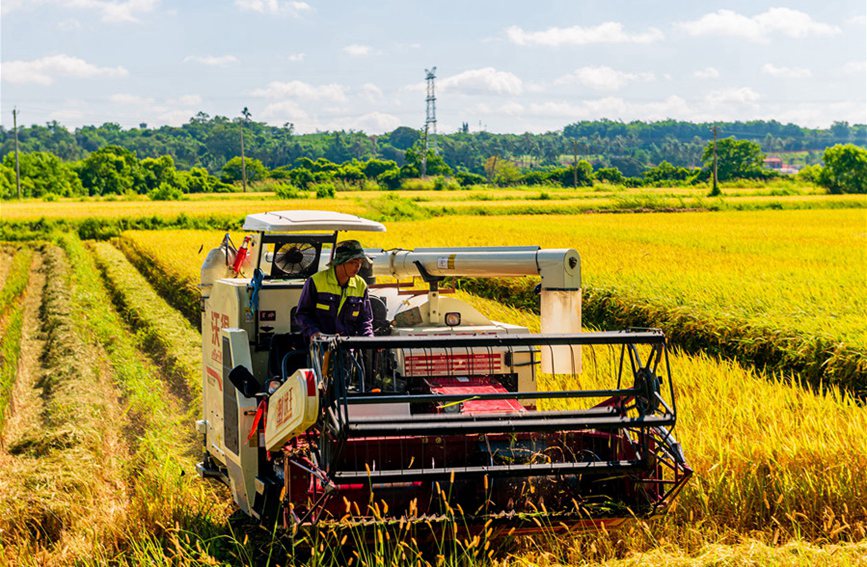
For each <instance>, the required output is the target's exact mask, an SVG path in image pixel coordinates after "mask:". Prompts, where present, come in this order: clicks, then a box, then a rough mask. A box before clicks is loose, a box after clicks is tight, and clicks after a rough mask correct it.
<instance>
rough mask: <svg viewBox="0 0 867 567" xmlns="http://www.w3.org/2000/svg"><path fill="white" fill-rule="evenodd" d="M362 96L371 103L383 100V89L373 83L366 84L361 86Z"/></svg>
mask: <svg viewBox="0 0 867 567" xmlns="http://www.w3.org/2000/svg"><path fill="white" fill-rule="evenodd" d="M361 94H362V96H364V98H366V99H367V100H368V101H370V102H376V101H378V100H381V99H382V89H380V88H379V87H378V86H376V85H374V84H373V83H365V84H363V85H362V86H361Z"/></svg>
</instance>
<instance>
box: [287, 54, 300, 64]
mask: <svg viewBox="0 0 867 567" xmlns="http://www.w3.org/2000/svg"><path fill="white" fill-rule="evenodd" d="M286 59H288V60H289V61H292V62H293V63H298V62H301V61H304V54H303V53H290V54H289V55H287V56H286Z"/></svg>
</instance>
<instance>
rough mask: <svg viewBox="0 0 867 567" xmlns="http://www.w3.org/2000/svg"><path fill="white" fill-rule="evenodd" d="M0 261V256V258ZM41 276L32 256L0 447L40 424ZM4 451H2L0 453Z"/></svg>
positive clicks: (39, 257)
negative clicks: (17, 354)
mask: <svg viewBox="0 0 867 567" xmlns="http://www.w3.org/2000/svg"><path fill="white" fill-rule="evenodd" d="M0 258H2V256H0ZM44 288H45V274H44V273H43V271H42V254H40V253H38V252H37V253H36V254H34V256H33V263H32V264H31V266H30V282H29V283H28V285H27V290H26V291H25V292H24V293H25V295H24V317H23V327H22V330H21V354H20V356H19V359H18V377H17V378H16V380H15V385H14V387H13V389H12V398H11V400H10V403H9V414H8V415H7V418H6V425H5V427H4V429H3V432H2V442H0V446H2V447H7V446H8V445H9V444H14V443H15V442H16V441H18V440H19V439H20V438H21V435H22V433H23V432H25V431H26V430H27V429H28V428H30V427H33V426H34V425H35V424H38V423H40V419H41V418H40V416H41V414H42V408H43V403H42V388H40V387H38V386H37V382H38V381H39V377H40V376H41V375H42V362H41V360H42V354H43V351H44V350H45V339H44V337H43V336H42V328H41V327H42V319H41V317H40V315H39V309H40V308H41V306H42V292H43V290H44ZM4 450H5V449H4Z"/></svg>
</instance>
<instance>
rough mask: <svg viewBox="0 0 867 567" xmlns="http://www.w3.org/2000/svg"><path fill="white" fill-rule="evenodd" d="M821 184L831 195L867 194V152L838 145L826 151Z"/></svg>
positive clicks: (852, 146)
mask: <svg viewBox="0 0 867 567" xmlns="http://www.w3.org/2000/svg"><path fill="white" fill-rule="evenodd" d="M823 159H824V161H825V167H824V168H822V172H821V174H820V175H819V183H820V184H821V185H822V186H824V187H827V188H828V190H829V191H830V192H831V193H867V150H865V149H864V148H860V147H858V146H856V145H855V144H846V145H841V144H838V145H836V146H833V147H830V148H828V149H826V150H825V154H824V155H823Z"/></svg>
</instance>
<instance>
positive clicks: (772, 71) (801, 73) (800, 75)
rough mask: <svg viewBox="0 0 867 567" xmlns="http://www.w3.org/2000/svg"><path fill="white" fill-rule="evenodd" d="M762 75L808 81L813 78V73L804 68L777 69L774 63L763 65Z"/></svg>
mask: <svg viewBox="0 0 867 567" xmlns="http://www.w3.org/2000/svg"><path fill="white" fill-rule="evenodd" d="M762 73H765V74H766V75H770V76H772V77H780V78H783V79H806V78H808V77H812V76H813V73H812V72H811V71H810V70H809V69H805V68H804V67H777V66H776V65H774V64H773V63H765V64H764V65H762Z"/></svg>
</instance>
